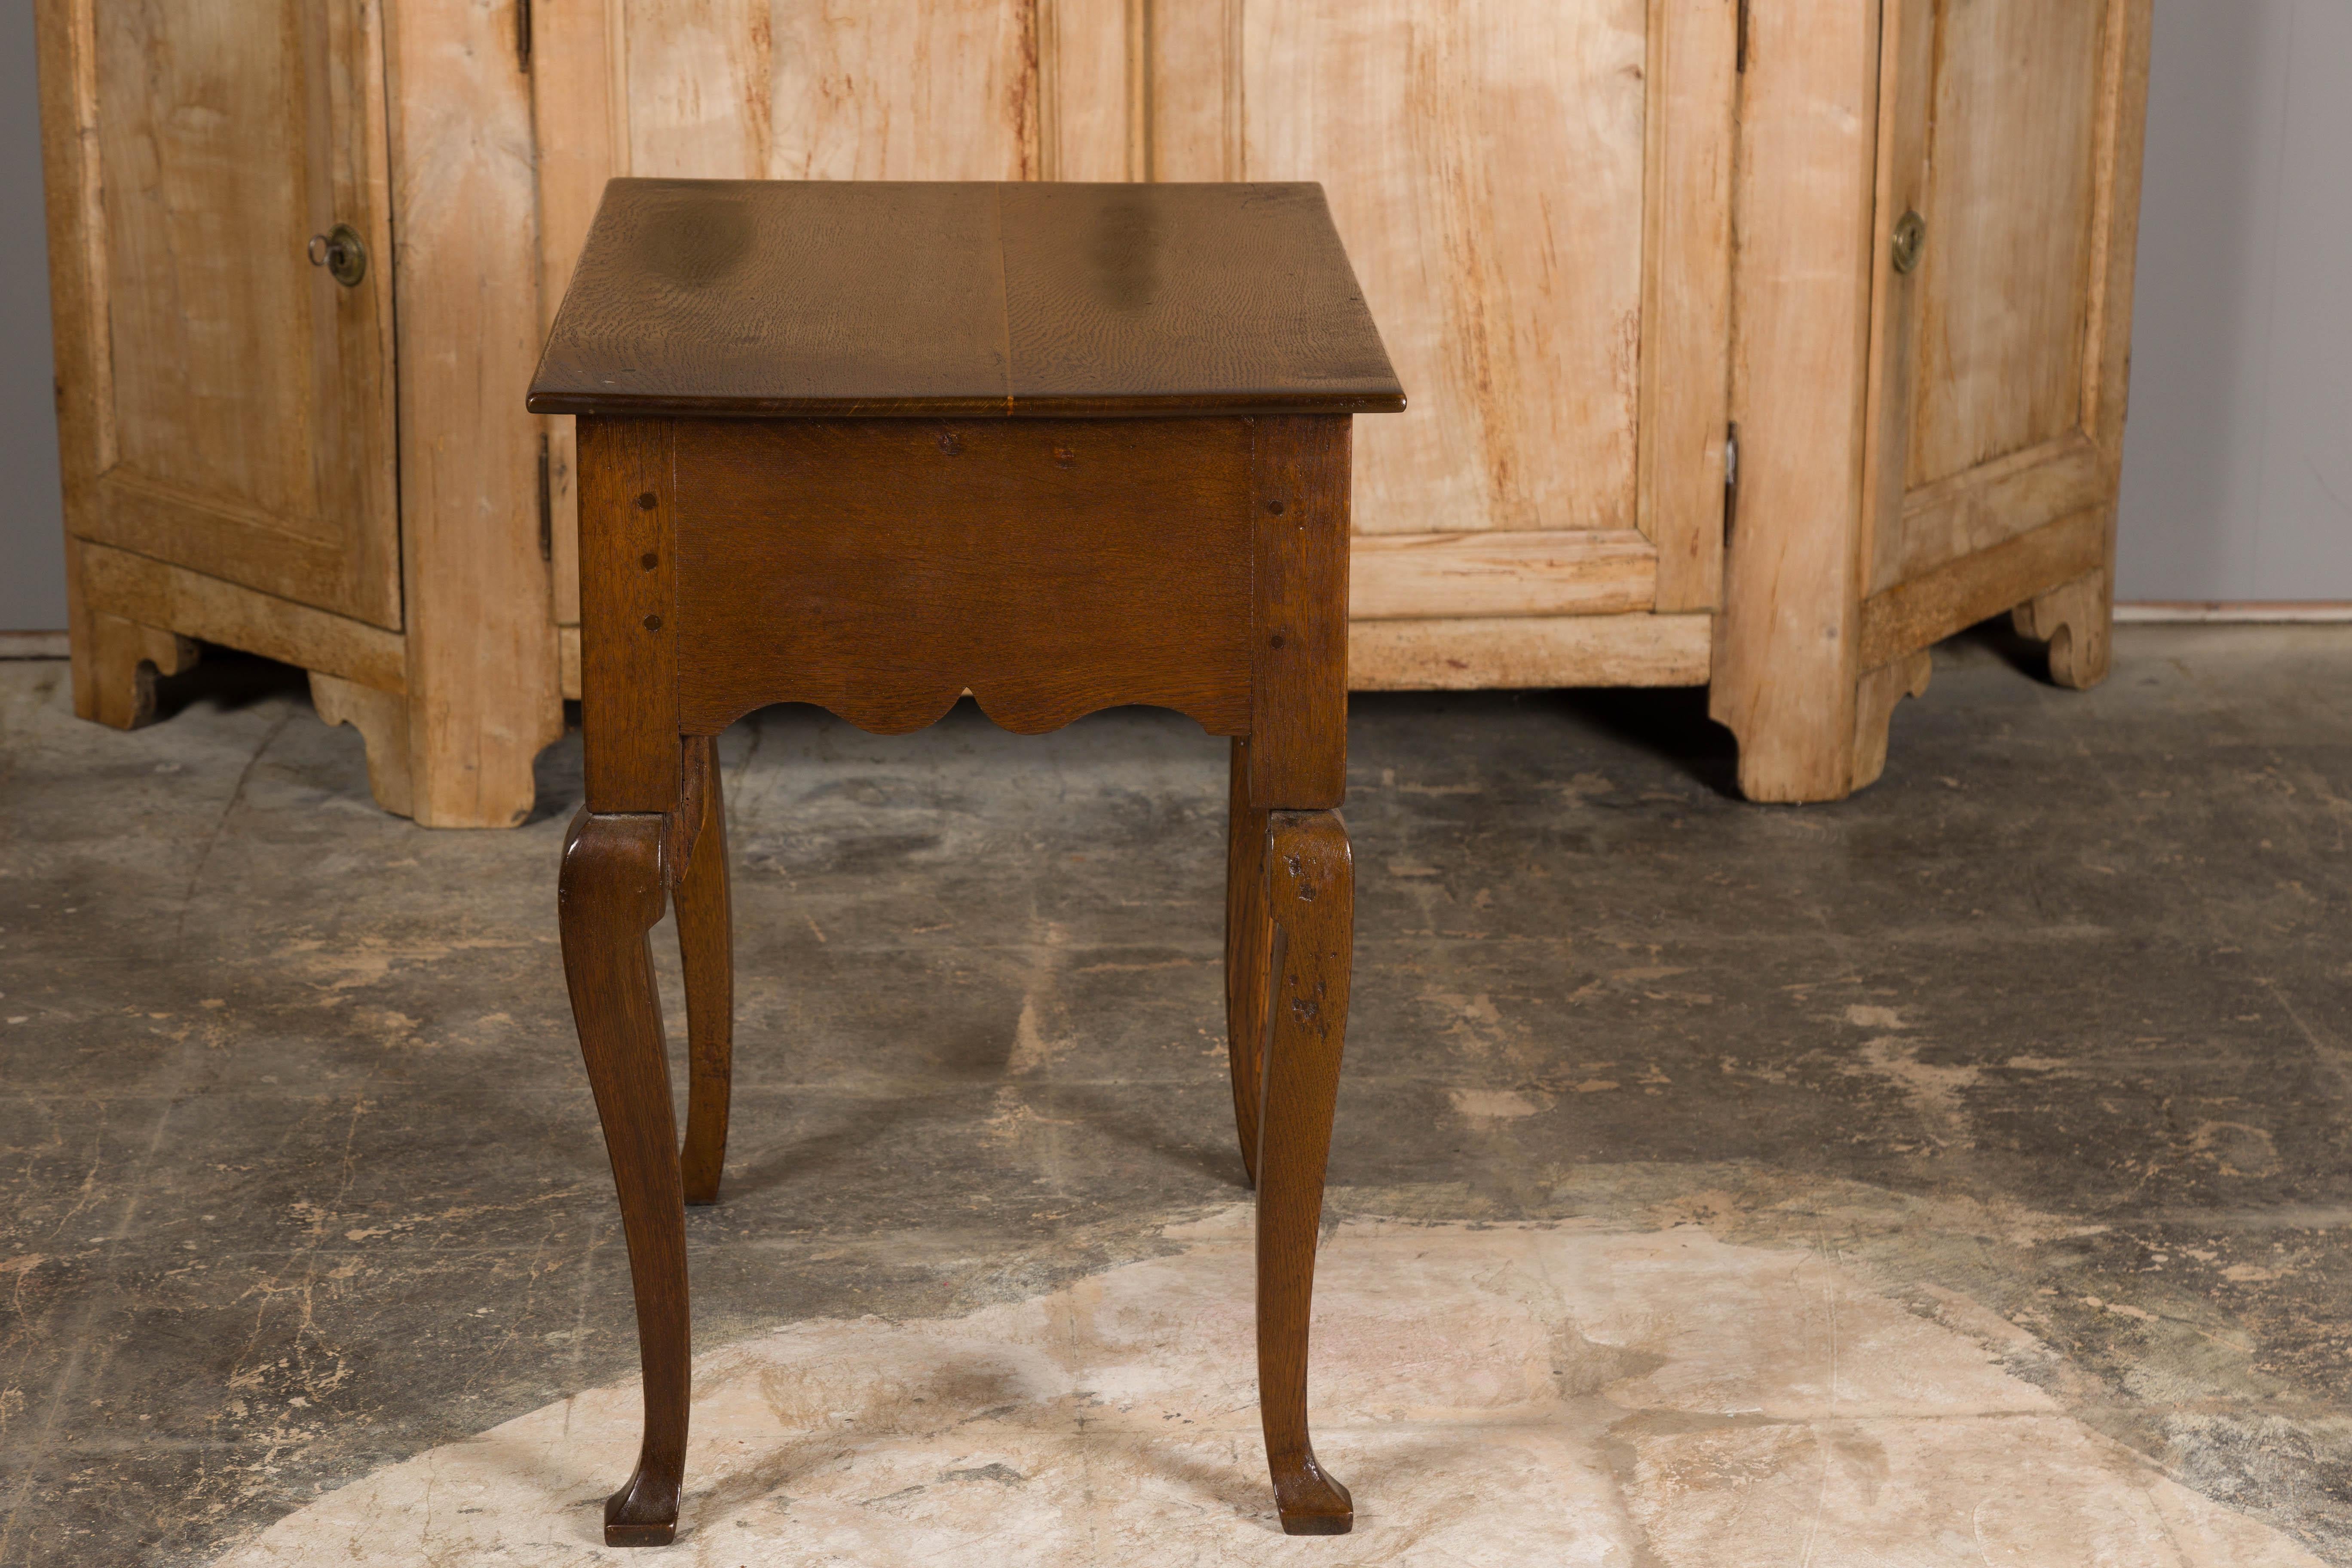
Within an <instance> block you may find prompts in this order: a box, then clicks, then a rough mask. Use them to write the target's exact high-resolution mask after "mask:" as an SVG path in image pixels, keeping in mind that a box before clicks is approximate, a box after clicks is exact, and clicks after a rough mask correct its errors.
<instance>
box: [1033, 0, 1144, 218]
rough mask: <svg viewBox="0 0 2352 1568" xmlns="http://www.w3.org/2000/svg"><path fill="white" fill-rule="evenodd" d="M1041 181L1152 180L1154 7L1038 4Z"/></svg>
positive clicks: (1119, 2)
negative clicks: (1149, 78)
mask: <svg viewBox="0 0 2352 1568" xmlns="http://www.w3.org/2000/svg"><path fill="white" fill-rule="evenodd" d="M1036 5H1037V24H1036V26H1037V115H1038V126H1037V143H1038V145H1037V174H1038V177H1039V178H1040V179H1046V180H1143V179H1149V178H1150V167H1149V164H1150V97H1149V89H1148V87H1147V86H1146V63H1147V62H1148V61H1149V59H1150V40H1149V37H1148V29H1149V27H1150V14H1151V11H1152V9H1153V6H1152V5H1151V4H1150V0H1036Z"/></svg>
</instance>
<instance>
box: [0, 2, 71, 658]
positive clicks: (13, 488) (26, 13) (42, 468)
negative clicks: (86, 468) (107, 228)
mask: <svg viewBox="0 0 2352 1568" xmlns="http://www.w3.org/2000/svg"><path fill="white" fill-rule="evenodd" d="M34 91H35V85H34V73H33V8H32V7H31V6H30V5H26V4H25V0H0V475H5V476H6V482H5V485H0V632H8V631H62V630H64V629H65V624H66V555H65V543H64V539H63V534H62V530H63V528H64V521H63V519H64V512H63V511H62V510H60V509H61V506H62V502H61V501H60V500H59V499H58V409H57V405H56V404H55V403H54V402H53V401H51V397H50V383H49V364H50V362H49V260H48V249H47V228H48V225H47V221H46V220H45V219H44V217H43V216H42V213H41V107H40V104H39V103H38V102H37V100H36V99H35V97H34Z"/></svg>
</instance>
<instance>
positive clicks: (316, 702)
mask: <svg viewBox="0 0 2352 1568" xmlns="http://www.w3.org/2000/svg"><path fill="white" fill-rule="evenodd" d="M310 706H311V707H313V708H315V709H317V710H319V721H320V723H322V724H329V725H334V724H349V725H350V726H351V727H352V729H354V730H357V731H359V732H360V740H361V742H362V743H363V744H364V745H365V746H366V748H367V772H368V794H369V795H372V796H373V797H374V800H375V803H376V805H380V806H382V807H383V809H384V810H386V811H388V812H390V813H392V815H393V816H411V815H413V814H414V813H415V795H414V793H413V791H412V789H411V786H410V783H409V770H408V700H407V699H406V698H404V697H403V696H401V695H400V694H399V693H398V692H394V691H379V690H377V689H375V688H374V687H373V686H362V685H360V684H359V683H358V682H357V681H353V680H345V679H341V677H339V676H333V675H329V674H326V673H325V672H324V671H321V670H316V669H314V670H312V671H311V672H310Z"/></svg>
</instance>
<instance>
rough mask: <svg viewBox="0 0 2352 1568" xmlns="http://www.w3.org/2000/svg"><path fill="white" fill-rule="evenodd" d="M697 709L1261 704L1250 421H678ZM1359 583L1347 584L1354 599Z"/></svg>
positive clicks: (712, 720) (704, 712)
mask: <svg viewBox="0 0 2352 1568" xmlns="http://www.w3.org/2000/svg"><path fill="white" fill-rule="evenodd" d="M1250 434H1251V424H1250V422H1249V421H1247V420H1244V419H1229V418H1220V419H1173V420H1164V421H1163V420H1132V419H1129V420H1046V419H1038V420H994V419H973V420H906V419H869V420H789V421H775V422H760V423H752V422H744V421H734V420H709V421H702V420H689V421H681V422H680V423H679V424H678V425H677V482H678V498H679V531H678V543H677V557H678V591H677V592H678V597H677V604H678V626H679V636H680V646H681V655H682V658H683V661H684V662H683V666H682V668H681V669H680V671H679V687H678V689H679V713H678V719H679V722H680V725H681V727H682V728H683V730H684V731H685V732H686V733H688V734H715V733H716V732H718V731H719V730H721V729H723V728H724V727H725V726H726V725H728V724H729V723H730V722H732V721H734V720H736V719H738V718H740V717H741V716H742V715H743V714H745V713H747V712H749V711H751V710H753V709H755V708H758V707H761V706H763V705H765V704H768V703H772V702H810V703H814V704H816V705H818V706H820V707H823V708H825V709H828V710H831V711H832V712H834V713H835V714H837V715H839V716H840V717H841V718H843V719H845V720H847V721H849V722H850V723H852V724H855V725H856V726H857V727H858V728H860V729H862V730H866V731H873V732H875V733H878V734H902V733H905V732H907V731H913V730H919V729H921V728H923V727H924V726H926V725H928V724H930V723H932V722H934V721H937V720H938V719H939V718H940V716H941V715H943V714H945V713H946V712H947V710H949V709H950V708H951V707H953V706H954V705H955V702H956V700H957V698H958V697H960V696H961V695H962V693H963V692H964V691H965V690H966V689H970V690H971V693H972V695H973V696H974V698H975V699H976V700H978V701H979V703H980V706H981V708H982V710H984V711H985V712H986V713H987V714H988V715H989V717H990V718H992V719H993V720H994V721H996V722H997V723H999V724H1002V725H1003V726H1004V727H1005V728H1006V729H1008V730H1012V731H1016V732H1018V733H1022V734H1039V733H1043V732H1044V731H1048V730H1055V729H1058V728H1060V727H1061V726H1062V725H1064V724H1066V723H1068V722H1070V721H1072V720H1074V719H1076V718H1078V717H1080V716H1082V715H1084V714H1087V713H1091V712H1094V711H1096V710H1099V709H1104V708H1110V707H1116V706H1120V705H1124V704H1130V703H1136V704H1148V705H1150V706H1155V707H1162V708H1172V709H1175V710H1178V711H1180V712H1182V713H1185V714H1188V715H1190V716H1191V717H1192V718H1193V719H1196V720H1198V721H1200V722H1201V724H1202V727H1203V728H1204V729H1206V730H1208V731H1210V732H1211V733H1212V734H1219V735H1235V734H1242V733H1245V732H1246V731H1247V730H1248V728H1249V722H1250V649H1249V640H1250V639H1249V626H1250V583H1251V539H1250V521H1251V520H1250V515H1249V499H1250V498H1249V482H1250V476H1249V453H1250ZM1341 602H1342V603H1344V600H1342V601H1341Z"/></svg>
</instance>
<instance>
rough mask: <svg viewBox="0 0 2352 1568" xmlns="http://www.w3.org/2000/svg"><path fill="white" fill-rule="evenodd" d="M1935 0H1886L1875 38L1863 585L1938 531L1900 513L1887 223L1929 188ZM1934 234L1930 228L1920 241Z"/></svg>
mask: <svg viewBox="0 0 2352 1568" xmlns="http://www.w3.org/2000/svg"><path fill="white" fill-rule="evenodd" d="M1938 4H1939V0H1891V3H1889V4H1887V5H1885V6H1884V7H1883V8H1882V10H1881V12H1880V16H1881V17H1882V22H1881V27H1880V39H1879V68H1878V70H1879V82H1878V100H1879V103H1880V106H1881V110H1880V113H1879V117H1878V216H1877V219H1876V221H1875V223H1874V225H1873V226H1872V234H1871V250H1870V254H1869V258H1868V265H1869V267H1870V269H1871V315H1870V333H1871V355H1870V366H1869V390H1868V392H1867V394H1866V397H1867V401H1868V405H1869V413H1868V415H1867V419H1868V427H1869V432H1870V434H1869V440H1868V444H1867V445H1866V446H1865V447H1864V451H1863V469H1862V493H1863V507H1864V513H1863V535H1864V544H1863V552H1862V554H1863V561H1864V578H1865V582H1866V584H1867V587H1866V591H1867V592H1871V593H1876V592H1878V591H1880V590H1881V589H1885V588H1888V587H1892V586H1893V585H1894V584H1896V583H1898V582H1900V581H1901V580H1902V579H1903V576H1904V553H1905V549H1906V543H1907V542H1908V541H1909V540H1910V539H1912V538H1913V537H1915V534H1916V533H1924V534H1927V535H1928V536H1930V537H1938V536H1939V531H1937V529H1936V528H1935V527H1934V526H1933V524H1932V523H1930V524H1929V525H1927V527H1924V528H1922V529H1920V530H1917V531H1915V530H1913V529H1912V528H1911V527H1910V525H1909V523H1908V522H1907V521H1906V519H1905V517H1904V510H1905V509H1904V495H1905V492H1906V489H1907V488H1908V486H1907V477H1908V474H1909V462H1908V454H1909V451H1910V443H1911V430H1912V426H1914V425H1915V424H1916V416H1917V408H1916V403H1917V392H1918V386H1919V374H1918V366H1919V355H1920V343H1919V335H1920V333H1921V331H1923V330H1924V323H1923V322H1922V321H1921V319H1920V318H1921V314H1922V312H1921V310H1920V281H1921V275H1920V273H1919V271H1918V270H1917V269H1916V268H1914V269H1913V270H1912V271H1910V272H1907V273H1906V272H1897V271H1896V270H1895V263H1894V256H1895V226H1896V225H1898V224H1899V223H1901V222H1902V221H1903V220H1904V219H1905V218H1906V216H1909V215H1910V214H1913V213H1916V212H1920V211H1922V209H1924V208H1926V207H1928V206H1931V205H1934V204H1933V203H1932V202H1931V201H1930V200H1929V197H1928V187H1929V183H1930V175H1931V174H1932V170H1931V168H1930V165H1929V163H1928V161H1927V153H1928V122H1929V119H1930V115H1931V111H1932V110H1933V109H1934V107H1935V92H1934V86H1935V66H1936V15H1937V5H1938ZM1934 241H1935V234H1934V231H1933V229H1932V228H1930V230H1929V231H1928V243H1929V244H1930V245H1932V244H1933V243H1934Z"/></svg>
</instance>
